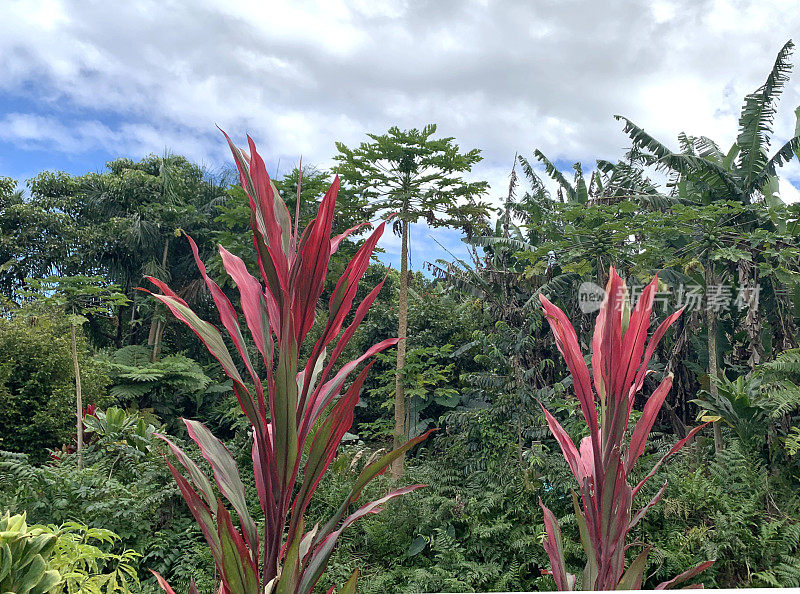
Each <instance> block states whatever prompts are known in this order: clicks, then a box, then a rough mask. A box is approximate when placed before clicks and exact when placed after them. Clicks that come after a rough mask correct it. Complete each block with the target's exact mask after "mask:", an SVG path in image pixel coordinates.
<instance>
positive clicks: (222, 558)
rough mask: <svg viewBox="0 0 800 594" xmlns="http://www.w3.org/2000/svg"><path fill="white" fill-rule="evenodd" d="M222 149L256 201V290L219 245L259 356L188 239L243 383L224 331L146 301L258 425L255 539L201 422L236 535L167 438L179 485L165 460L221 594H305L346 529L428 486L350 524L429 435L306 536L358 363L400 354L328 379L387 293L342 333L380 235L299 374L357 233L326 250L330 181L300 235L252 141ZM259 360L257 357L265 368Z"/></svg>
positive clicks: (349, 416) (200, 434) (347, 412)
mask: <svg viewBox="0 0 800 594" xmlns="http://www.w3.org/2000/svg"><path fill="white" fill-rule="evenodd" d="M225 137H226V138H227V139H228V144H229V145H230V148H231V151H232V152H233V156H234V159H235V161H236V165H237V167H238V169H239V175H240V181H241V185H242V188H244V190H245V192H246V193H247V195H248V196H249V198H250V208H251V226H252V230H253V241H254V243H255V247H256V251H257V253H258V264H259V272H260V276H261V278H260V279H257V278H255V277H253V276H251V275H250V273H249V272H248V271H247V269H246V268H245V265H244V263H243V262H242V260H241V259H240V258H239V257H237V256H235V255H233V254H231V253H230V252H228V251H227V250H225V248H223V247H222V246H220V247H219V252H220V255H221V256H222V263H223V266H224V268H225V271H226V272H227V273H228V274H229V275H230V277H231V279H233V281H234V283H235V284H236V286H237V288H238V291H239V295H240V298H241V310H242V311H241V313H242V315H243V317H244V321H245V323H246V325H247V329H248V330H249V332H250V335H251V337H252V344H253V345H254V347H255V350H256V351H258V352H257V353H252V352H250V351H251V348H252V347H248V344H247V343H246V341H245V338H244V336H243V333H242V330H241V328H240V326H239V320H238V315H237V312H236V310H235V309H234V307H233V305H232V304H231V303H230V301H229V300H228V298H227V297H226V296H225V294H224V293H223V292H222V290H221V289H220V287H219V285H218V284H217V283H215V282H214V281H213V280H211V279H210V278H209V277H208V275H207V274H206V268H205V266H204V265H203V262H202V261H201V260H200V256H199V253H198V250H197V246H196V245H195V243H194V241H192V239H191V238H189V243H190V245H191V248H192V250H193V252H194V257H195V261H196V262H197V267H198V268H199V270H200V274H201V275H202V277H203V279H204V281H205V283H206V285H207V287H208V290H209V292H210V293H211V296H212V298H213V299H214V303H215V304H216V307H217V309H218V310H219V315H220V321H221V323H222V326H223V327H224V328H225V330H226V331H227V334H228V336H229V338H230V341H231V343H232V344H233V346H234V347H235V348H236V351H237V352H238V354H239V357H240V358H241V364H242V365H243V367H244V369H246V371H247V374H246V375H247V377H248V379H247V380H245V379H243V378H242V376H241V375H240V373H239V370H238V369H237V366H236V364H235V363H234V361H233V357H232V356H231V353H230V352H229V351H228V348H227V347H226V345H225V341H224V340H223V336H222V334H221V332H220V331H219V330H218V329H217V328H216V327H215V326H214V325H212V324H210V323H209V322H207V321H204V320H201V319H200V318H199V317H198V316H197V315H196V314H195V313H194V312H193V311H192V310H191V309H190V308H189V307H188V306H187V304H186V302H185V301H184V300H183V299H181V298H180V297H179V296H178V295H177V294H175V292H173V291H172V290H171V289H170V288H169V287H168V286H167V285H166V284H164V283H163V282H161V281H159V280H158V279H155V278H150V277H148V278H149V280H150V281H151V282H153V283H154V284H155V285H156V286H157V287H158V288H159V289H160V291H161V293H160V294H153V295H154V297H156V298H157V299H158V300H159V301H161V302H162V303H164V304H165V305H166V306H167V307H168V308H169V309H170V310H171V311H172V313H173V314H174V315H175V316H176V317H177V318H178V319H179V320H181V321H182V322H184V323H185V324H186V325H187V326H189V327H190V328H191V329H192V330H193V331H194V332H195V333H196V334H197V336H199V337H200V339H201V340H202V341H203V343H204V344H205V346H206V347H207V348H208V350H209V352H210V353H211V354H212V355H213V356H214V357H215V358H216V359H217V361H219V363H220V365H221V366H222V369H223V371H224V372H225V374H226V375H227V376H228V377H229V378H230V379H231V380H232V382H233V390H234V392H235V393H236V397H237V399H238V401H239V405H240V406H241V408H242V411H243V412H244V414H245V415H246V416H247V418H248V419H249V421H250V423H251V424H252V431H253V449H252V459H253V471H254V475H255V484H256V490H257V494H258V501H259V503H260V505H261V511H262V512H263V530H262V531H261V533H259V527H258V525H257V523H256V521H255V520H254V519H253V517H252V516H251V515H250V511H249V510H248V508H247V503H246V502H247V499H246V497H245V490H244V486H243V484H242V481H241V479H240V476H239V471H238V469H237V465H236V462H235V461H234V459H233V457H232V456H231V454H230V452H229V451H228V450H227V449H226V447H225V446H224V445H223V444H222V442H221V441H220V440H219V439H217V438H216V437H214V435H212V434H211V432H210V431H209V430H208V429H207V428H206V427H205V426H204V425H202V424H201V423H198V422H197V421H191V420H184V423H185V424H186V428H187V430H188V432H189V436H190V437H191V438H192V439H193V440H194V441H195V442H196V443H197V445H198V446H199V447H200V451H201V452H202V455H203V457H204V458H205V460H206V461H207V462H208V463H209V465H210V466H211V469H212V471H213V476H214V481H215V483H216V486H217V489H218V490H219V493H221V495H222V497H224V498H225V499H226V500H227V501H228V503H229V504H230V506H231V507H232V508H233V511H234V512H235V515H236V517H237V518H238V524H239V527H238V528H237V527H235V526H234V519H233V517H232V514H231V513H230V512H229V511H228V509H227V508H226V506H225V505H224V504H223V503H222V501H221V500H220V499H218V498H217V496H216V495H215V492H214V489H213V486H212V484H211V482H210V481H209V479H208V478H207V477H206V475H205V474H204V473H203V472H202V471H201V470H200V468H198V466H197V465H196V464H195V463H194V462H193V461H192V460H191V459H190V458H189V457H188V456H187V455H186V454H185V453H184V452H183V451H182V450H181V449H180V448H178V447H177V446H176V445H175V444H174V443H172V441H170V440H169V439H168V438H166V437H163V436H162V439H163V440H164V441H165V442H166V443H167V444H168V445H169V447H170V449H171V450H172V452H173V454H174V455H175V456H176V457H177V459H178V461H179V462H180V465H181V466H183V468H184V470H185V471H186V474H184V473H182V472H180V471H178V470H177V469H176V468H175V466H173V465H172V464H170V463H169V461H167V464H169V468H170V470H171V471H172V475H173V476H174V477H175V480H176V481H177V483H178V487H179V488H180V491H181V494H182V495H183V497H184V499H185V500H186V502H187V503H188V505H189V508H190V510H191V512H192V514H193V516H194V518H195V520H196V521H197V523H198V524H199V525H200V528H201V530H202V532H203V535H204V536H205V539H206V541H207V542H208V546H209V547H210V549H211V554H212V556H213V558H214V563H215V565H216V571H217V574H218V576H219V578H220V586H219V592H220V594H264V593H266V594H270V593H273V592H274V593H276V594H278V593H280V594H284V593H286V594H288V593H293V594H294V593H307V592H311V590H312V589H313V588H314V585H315V584H316V583H317V581H318V580H319V578H320V576H321V575H322V573H323V571H324V570H325V567H326V565H327V563H328V560H329V558H330V556H331V553H332V552H333V549H334V546H335V544H336V542H337V540H338V538H339V536H340V535H341V533H342V531H343V530H344V529H345V528H347V526H349V525H350V524H352V523H353V522H354V521H355V520H357V519H359V518H361V517H363V516H365V515H367V514H373V513H377V512H378V511H380V510H381V506H382V505H383V504H384V503H386V502H387V501H389V500H390V499H392V498H393V497H397V496H398V495H403V494H405V493H409V492H410V491H413V490H414V489H417V488H419V487H421V486H423V485H411V486H408V487H404V488H402V489H398V490H396V491H392V492H390V493H389V494H387V495H386V496H385V497H383V498H381V499H378V500H377V501H372V502H370V503H367V504H366V505H362V506H361V507H360V508H358V509H357V510H356V511H355V512H353V513H351V514H349V515H348V511H349V509H350V507H351V505H352V504H353V503H354V502H355V501H356V500H357V499H358V498H359V495H360V494H361V491H362V490H363V488H364V486H365V485H366V484H367V483H368V482H369V481H370V480H372V479H373V478H375V477H376V476H377V475H379V474H381V473H382V472H383V471H384V470H385V469H386V468H387V466H389V465H390V464H391V463H392V461H393V460H395V459H396V458H397V457H398V456H400V455H402V454H403V453H404V452H405V451H407V450H408V449H410V448H411V447H412V446H414V445H415V444H417V443H419V442H421V441H422V440H424V439H425V438H426V437H427V435H428V434H427V433H426V434H425V435H421V436H419V437H417V438H415V439H412V440H410V441H409V442H407V443H406V444H405V445H403V446H402V447H400V448H398V449H396V450H394V451H392V452H390V453H388V454H385V455H384V456H382V457H380V458H379V459H377V460H375V461H372V462H371V463H368V464H367V465H366V466H365V468H364V470H363V471H362V472H361V474H360V476H359V477H358V479H357V480H356V482H355V484H354V485H353V487H352V490H351V491H350V494H349V495H348V496H347V498H346V499H345V500H344V501H343V502H342V504H341V506H340V507H339V508H338V510H337V512H336V513H335V514H334V515H333V517H331V518H330V519H329V520H328V521H327V522H326V523H325V524H324V525H322V526H320V525H319V524H318V525H315V526H313V527H310V529H307V528H308V527H306V526H305V525H304V522H303V518H304V514H305V511H306V508H307V507H308V505H309V502H310V501H311V498H312V496H313V495H314V491H315V490H316V488H317V486H318V485H319V483H320V480H321V479H322V476H323V474H324V473H325V471H326V470H327V469H328V467H329V466H330V464H331V462H332V461H333V459H334V457H335V456H336V451H337V447H338V446H339V444H340V442H341V440H342V437H343V436H344V434H345V433H346V432H347V431H348V430H349V429H350V427H351V425H352V423H353V410H354V407H355V406H356V404H357V402H358V396H359V392H360V390H361V387H362V385H363V384H364V380H365V378H366V376H367V373H368V371H369V368H370V366H371V365H372V363H369V364H368V365H366V366H365V367H364V369H363V370H362V371H361V372H360V373H359V374H358V376H357V377H356V379H355V380H354V381H353V382H352V383H351V384H350V385H349V387H347V388H346V389H345V388H344V386H345V383H346V381H347V380H348V377H349V376H350V375H351V374H352V372H353V371H354V370H355V369H356V368H357V367H358V366H359V365H360V364H361V363H362V362H363V361H365V360H366V359H369V358H370V357H372V356H373V355H375V354H376V353H379V352H381V351H383V350H384V349H386V348H389V347H391V346H393V345H395V344H396V343H397V339H394V338H390V339H387V340H384V341H383V342H380V343H378V344H376V345H374V346H373V347H372V348H370V349H369V350H367V352H365V353H364V354H363V355H362V356H361V357H359V358H358V359H356V360H354V361H349V362H347V363H345V364H344V365H342V366H341V367H340V368H338V369H336V368H335V366H336V363H337V360H338V359H339V356H340V355H341V353H342V351H343V350H344V348H345V346H346V345H347V343H348V341H349V340H350V339H351V338H352V336H353V334H354V332H355V331H356V328H358V326H359V324H360V323H361V321H362V320H363V319H364V316H365V315H366V313H367V310H368V309H369V308H370V306H371V305H372V303H373V301H374V300H375V298H376V297H377V296H378V293H379V291H380V290H381V287H382V285H383V282H381V283H380V284H378V286H376V287H375V288H374V289H372V291H371V292H370V293H369V294H368V295H367V297H366V298H365V299H364V300H363V301H362V302H361V303H360V304H359V305H358V306H357V307H356V310H355V312H354V314H353V315H352V321H350V323H349V325H347V326H346V327H345V325H344V322H345V319H346V318H347V316H348V314H349V313H350V310H351V308H352V306H353V301H354V298H355V296H356V289H357V285H358V282H359V280H360V279H361V278H362V276H363V275H364V272H365V271H366V269H367V266H368V265H369V261H370V257H371V255H372V251H373V249H374V248H375V244H376V243H377V241H378V239H379V238H380V237H381V234H382V233H383V230H384V223H381V224H380V225H378V227H377V228H376V229H375V230H374V232H373V233H372V234H371V235H370V236H369V238H368V239H367V240H366V241H365V242H364V244H363V246H362V247H361V248H360V249H359V250H358V252H357V253H356V254H355V255H354V256H353V258H352V260H350V262H349V263H348V265H347V267H346V268H345V271H344V274H342V276H341V278H340V279H339V281H338V283H337V284H336V287H335V289H334V290H333V294H332V295H331V298H330V301H329V304H328V318H327V322H326V324H325V328H324V330H323V331H322V334H321V336H320V337H319V339H318V340H317V341H316V343H315V344H314V346H313V348H312V349H311V354H310V356H309V357H308V360H307V361H306V364H305V367H303V368H300V366H299V365H300V363H299V353H300V349H301V347H302V345H303V341H304V339H305V338H306V336H307V334H308V332H309V330H310V329H311V327H312V325H313V324H314V319H315V312H316V308H317V305H318V300H319V298H320V296H321V294H322V290H323V285H324V282H325V276H326V273H327V269H328V263H329V260H330V258H331V255H332V254H333V253H334V252H336V250H337V248H338V247H339V244H340V243H341V242H342V240H343V239H344V238H345V237H347V235H348V234H350V233H351V232H352V231H354V230H355V229H357V228H358V227H354V228H353V229H350V230H349V231H347V232H345V233H343V234H341V235H338V236H336V237H333V238H331V226H332V223H333V216H334V205H335V202H336V195H337V191H338V189H339V179H338V176H337V177H336V179H335V180H334V182H333V184H332V185H331V187H330V189H329V190H328V192H327V193H326V194H325V196H324V198H323V199H322V201H321V203H320V205H319V211H318V213H317V217H316V218H315V219H314V220H313V221H311V223H310V224H309V225H308V227H306V229H305V230H304V231H303V232H302V234H299V233H298V228H297V224H298V223H297V218H298V217H297V214H295V221H294V227H293V226H292V221H291V217H290V216H289V212H288V210H287V208H286V205H285V204H284V202H283V200H282V199H281V197H280V196H279V194H278V191H277V189H276V188H275V186H274V184H273V183H272V181H271V180H270V179H269V176H268V175H267V170H266V168H265V166H264V161H263V160H262V158H261V157H260V156H259V154H258V152H257V151H256V147H255V145H254V143H253V141H252V139H250V138H249V137H248V143H249V155H248V153H247V152H245V151H244V150H242V149H240V148H238V147H236V146H235V145H234V144H233V142H231V140H230V138H229V137H228V136H227V134H226V135H225ZM298 203H299V190H298ZM262 283H263V284H262ZM342 330H343V331H342ZM340 334H341V336H339V335H340ZM337 337H338V340H337ZM253 357H260V358H261V359H262V363H263V364H259V363H257V362H256V361H254V359H253ZM257 367H263V368H264V369H265V370H266V377H260V376H259V374H258V373H257ZM335 369H336V371H334V370H335ZM246 381H247V382H248V383H249V384H250V385H248V383H246ZM304 452H305V453H306V455H305V456H303V454H304ZM303 460H305V462H303ZM301 467H302V468H301ZM301 471H302V472H301ZM157 577H158V579H159V583H160V584H161V585H162V587H163V588H164V589H165V590H167V591H168V592H169V591H171V589H170V588H169V586H168V585H167V584H166V582H165V581H164V580H163V579H162V578H161V577H160V576H157ZM356 577H357V571H356V573H354V574H353V576H352V577H351V578H350V580H349V581H348V582H347V584H346V585H345V586H344V587H343V589H342V592H350V591H354V589H355V582H356ZM193 590H194V588H193ZM331 590H332V589H331Z"/></svg>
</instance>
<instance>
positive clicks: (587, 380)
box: [539, 266, 714, 590]
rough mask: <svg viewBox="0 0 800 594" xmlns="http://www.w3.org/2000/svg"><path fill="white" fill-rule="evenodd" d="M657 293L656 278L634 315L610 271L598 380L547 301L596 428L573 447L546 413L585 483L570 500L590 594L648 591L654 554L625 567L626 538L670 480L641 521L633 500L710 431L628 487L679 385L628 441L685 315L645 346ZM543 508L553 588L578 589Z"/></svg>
mask: <svg viewBox="0 0 800 594" xmlns="http://www.w3.org/2000/svg"><path fill="white" fill-rule="evenodd" d="M657 288H658V276H656V277H655V278H654V279H653V281H652V282H651V283H650V284H649V285H647V287H645V289H644V290H643V291H642V294H641V296H640V298H639V300H638V302H637V303H636V306H635V307H634V308H633V310H631V307H630V301H629V297H628V289H627V286H626V284H625V282H624V281H623V280H622V278H621V277H620V276H619V275H618V274H617V271H616V270H615V269H614V267H613V266H612V267H611V270H610V272H609V280H608V284H607V286H606V297H605V300H604V301H603V305H602V307H601V309H600V312H599V314H598V316H597V321H596V323H595V330H594V336H593V339H592V358H591V363H592V371H591V374H590V372H589V368H588V367H587V365H586V362H585V361H584V358H583V355H582V353H581V350H580V346H579V343H578V337H577V334H576V333H575V330H574V328H573V327H572V324H571V323H570V322H569V320H568V319H567V317H566V315H564V312H563V311H561V310H560V309H559V308H558V307H556V306H555V305H553V304H552V303H551V302H550V301H549V300H548V299H547V298H546V297H545V296H544V295H541V296H540V300H541V302H542V307H543V309H544V315H545V317H546V318H547V320H548V322H549V323H550V327H551V329H552V330H553V334H554V335H555V339H556V345H557V347H558V350H559V352H560V353H561V355H562V356H563V357H564V361H565V362H566V364H567V367H568V368H569V371H570V374H571V375H572V380H573V385H574V388H575V395H576V396H577V398H578V401H579V402H580V408H581V412H582V414H583V418H584V419H585V420H586V423H587V425H588V427H589V435H588V436H586V437H584V438H583V440H582V441H581V443H580V445H579V447H576V446H575V444H574V442H573V441H572V439H571V438H570V437H569V435H567V432H566V431H565V430H564V428H563V427H562V426H561V425H560V424H559V422H558V421H557V420H556V419H555V417H553V415H552V414H550V413H549V412H548V411H547V409H545V408H544V406H542V410H544V414H545V418H546V419H547V424H548V426H549V427H550V431H551V432H552V433H553V435H554V436H555V438H556V440H557V441H558V444H559V446H560V447H561V451H562V453H563V455H564V458H565V459H566V461H567V464H568V465H569V467H570V470H571V471H572V474H573V475H574V476H575V480H576V481H577V482H578V492H577V493H576V492H575V491H573V493H572V500H573V506H574V509H575V518H576V519H577V521H578V527H579V530H580V539H581V545H582V546H583V549H584V551H585V552H586V557H587V561H586V566H585V568H584V570H583V575H582V580H581V586H582V588H583V589H584V590H618V589H619V590H624V589H635V590H639V589H641V587H642V581H643V575H644V570H645V567H646V564H647V557H648V554H649V552H650V547H649V546H645V547H644V548H643V550H642V551H641V552H640V553H639V554H638V555H637V556H636V557H635V558H634V559H633V561H632V562H631V563H630V564H629V566H628V568H627V569H625V551H626V550H627V548H628V547H629V546H631V543H626V540H627V536H628V533H629V532H630V531H631V529H632V528H633V527H634V526H636V524H637V523H638V522H639V521H640V520H641V519H642V517H643V516H644V515H645V513H646V512H647V510H648V509H650V508H651V507H653V506H654V505H655V504H656V503H657V502H658V500H659V499H660V498H661V496H662V494H663V493H664V490H665V489H666V486H667V485H666V483H664V486H663V487H661V489H660V490H659V491H658V493H657V494H656V495H655V497H653V499H652V500H651V501H650V502H649V503H647V504H646V505H645V506H644V507H642V508H641V509H639V510H638V511H637V512H636V513H635V514H634V513H633V512H632V507H633V501H634V499H635V497H636V495H637V494H638V493H639V491H640V490H641V489H642V486H644V484H645V483H646V482H647V481H648V480H649V479H650V478H651V477H652V476H653V475H654V474H655V473H656V471H657V470H658V469H659V467H660V466H661V465H662V464H663V463H664V461H665V460H666V459H667V458H669V457H670V456H672V455H673V454H675V453H676V452H677V451H678V450H680V449H681V448H682V447H683V446H684V444H685V443H686V442H687V441H689V440H690V439H691V438H692V437H694V435H695V434H696V433H697V432H698V431H700V429H702V428H703V427H704V426H705V425H700V426H698V427H695V428H694V429H692V430H691V431H690V432H689V433H688V435H686V437H684V438H683V439H681V440H680V441H678V443H676V444H675V445H674V446H673V447H672V448H671V449H670V450H669V451H668V452H667V453H666V454H665V455H664V456H663V457H662V458H661V459H660V460H659V461H658V462H657V463H656V464H655V466H653V468H652V469H651V470H650V471H649V472H648V474H647V475H646V476H645V477H644V478H643V479H642V480H641V481H639V482H638V483H637V484H636V485H635V486H631V484H630V483H629V480H630V477H631V474H632V471H633V469H634V466H635V465H636V462H637V460H638V459H639V457H640V456H641V455H642V454H643V453H644V451H645V446H646V445H647V437H648V435H649V434H650V430H651V429H652V427H653V424H654V423H655V420H656V416H657V415H658V412H659V411H660V410H661V406H662V405H663V403H664V399H665V398H666V396H667V393H668V392H669V390H670V388H671V387H672V375H671V374H669V375H667V376H666V377H665V378H664V379H663V380H662V382H661V384H660V385H659V386H658V387H657V388H656V389H655V391H654V392H653V393H652V394H651V395H650V397H649V398H648V399H647V401H646V402H645V404H644V409H643V412H642V415H641V417H640V418H639V420H638V421H637V422H636V424H635V426H633V429H632V431H630V439H629V440H626V435H627V434H628V433H629V431H628V429H629V425H630V419H631V411H632V410H633V404H634V398H635V396H636V394H637V393H638V392H639V391H641V389H642V387H643V386H644V380H645V377H646V376H647V375H648V370H647V366H648V364H649V363H650V359H651V357H652V356H653V352H654V351H655V349H656V346H657V345H658V343H659V341H660V340H661V338H662V337H663V336H664V333H665V332H666V331H667V329H668V328H669V327H670V326H671V325H672V323H673V322H674V321H675V320H676V319H677V318H678V316H680V315H681V313H682V311H683V310H682V309H681V310H679V311H677V312H675V313H673V314H672V315H670V316H668V317H667V318H666V319H665V320H664V321H663V322H661V324H659V326H658V327H657V328H656V330H655V332H654V334H653V336H652V338H651V339H650V341H649V342H647V334H648V329H649V327H650V317H651V314H652V311H653V302H654V297H655V293H656V291H657ZM645 344H646V347H645ZM592 384H594V390H593V389H592ZM626 441H627V443H626ZM539 503H540V505H541V507H542V510H543V511H544V524H545V531H546V533H547V534H546V537H545V540H544V547H545V550H546V552H547V555H548V557H549V559H550V563H551V566H552V569H551V572H552V575H553V578H554V580H555V582H556V587H557V588H558V589H559V590H574V589H575V587H576V582H577V580H576V577H575V575H573V574H571V573H568V572H567V570H566V564H565V560H564V553H563V551H564V547H563V542H562V538H561V530H560V528H559V526H558V522H557V521H556V518H555V516H554V515H553V513H552V512H551V511H550V510H549V509H547V508H546V507H545V506H544V504H543V503H542V502H541V500H540V501H539ZM713 563H714V562H713V561H706V562H705V563H701V564H700V565H698V566H696V567H693V568H692V569H689V570H687V571H685V572H683V573H682V574H680V575H678V576H677V577H675V578H673V579H671V580H669V581H666V582H663V583H661V584H659V585H658V586H657V587H656V589H657V590H660V589H665V588H671V587H672V586H675V585H677V584H679V583H682V582H684V581H686V580H688V579H691V578H692V577H694V576H695V575H697V574H699V573H700V572H702V571H704V570H705V569H707V568H708V567H710V566H711V565H712V564H713Z"/></svg>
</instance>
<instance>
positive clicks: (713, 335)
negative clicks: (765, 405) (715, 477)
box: [705, 262, 723, 453]
mask: <svg viewBox="0 0 800 594" xmlns="http://www.w3.org/2000/svg"><path fill="white" fill-rule="evenodd" d="M712 266H713V264H712V263H711V262H707V263H706V270H705V284H706V326H707V328H708V391H709V392H710V393H711V398H712V400H713V401H715V402H716V401H717V400H719V390H718V388H717V384H716V382H715V381H714V380H715V379H716V378H718V377H719V369H718V368H717V312H716V311H715V309H714V307H713V306H712V304H711V302H710V300H709V295H710V291H711V287H712V286H714V284H715V283H716V278H715V276H714V271H713V270H712V268H711V267H712ZM713 427H714V451H715V452H717V453H719V452H721V451H722V447H723V445H722V426H721V424H720V421H715V422H714V423H713Z"/></svg>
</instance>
